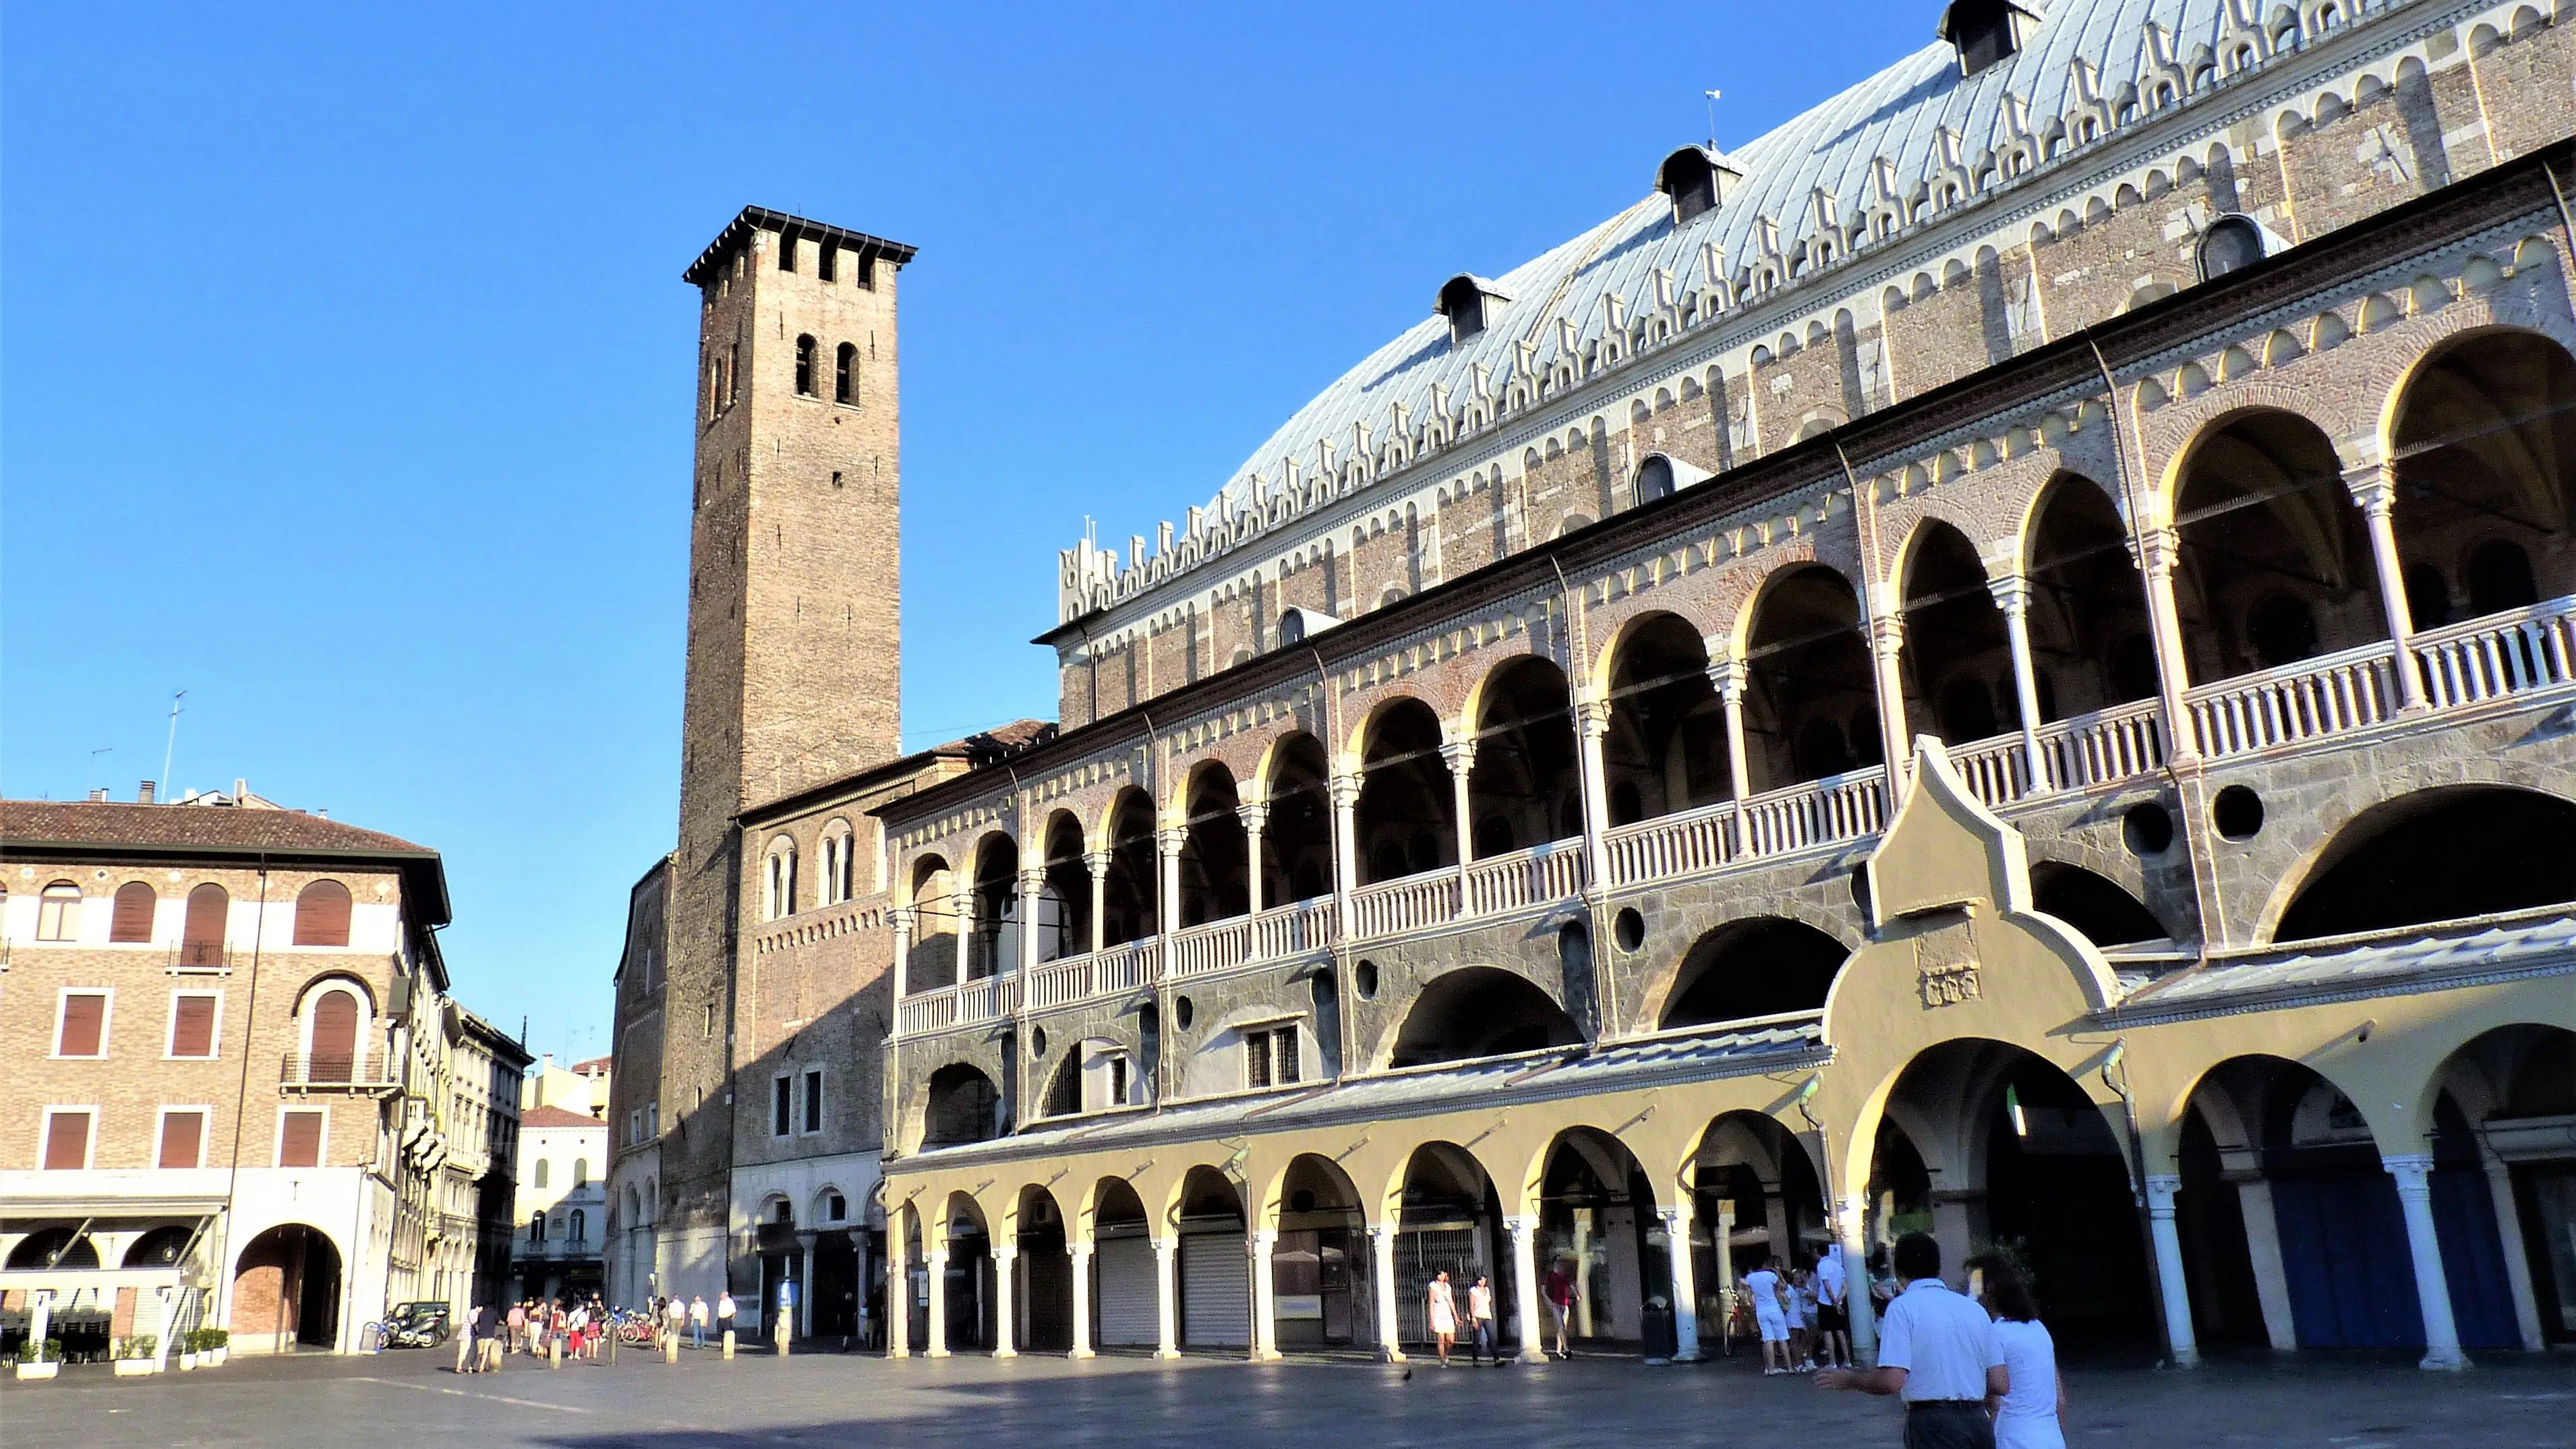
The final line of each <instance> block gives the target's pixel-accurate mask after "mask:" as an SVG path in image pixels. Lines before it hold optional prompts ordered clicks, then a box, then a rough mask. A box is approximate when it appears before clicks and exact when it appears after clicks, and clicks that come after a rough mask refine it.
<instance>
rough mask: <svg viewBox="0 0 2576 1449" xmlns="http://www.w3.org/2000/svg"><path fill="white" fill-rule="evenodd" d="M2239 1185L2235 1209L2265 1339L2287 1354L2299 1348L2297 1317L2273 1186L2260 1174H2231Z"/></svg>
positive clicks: (2252, 1172) (2251, 1172) (2253, 1172)
mask: <svg viewBox="0 0 2576 1449" xmlns="http://www.w3.org/2000/svg"><path fill="white" fill-rule="evenodd" d="M2228 1176H2229V1177H2230V1178H2231V1179H2232V1180H2233V1181H2234V1182H2235V1184H2236V1208H2237V1213H2238V1215H2239V1216H2241V1217H2243V1218H2244V1220H2245V1256H2246V1257H2247V1259H2248V1260H2250V1261H2251V1262H2252V1263H2253V1265H2254V1297H2255V1300H2256V1301H2257V1302H2259V1303H2260V1304H2262V1307H2263V1337H2264V1338H2265V1340H2266V1341H2268V1342H2269V1343H2270V1344H2271V1345H2272V1347H2273V1348H2274V1349H2275V1350H2277V1351H2279V1352H2281V1353H2288V1352H2289V1351H2290V1350H2292V1349H2294V1348H2297V1347H2298V1346H2299V1325H2298V1319H2297V1317H2296V1316H2295V1315H2294V1314H2293V1313H2292V1312H2291V1310H2290V1279H2289V1275H2288V1274H2287V1273H2286V1272H2284V1271H2283V1269H2282V1267H2281V1223H2280V1219H2279V1218H2277V1217H2275V1216H2273V1213H2272V1184H2271V1183H2269V1182H2267V1181H2265V1180H2264V1178H2263V1174H2262V1173H2260V1172H2259V1171H2249V1172H2246V1173H2244V1174H2242V1175H2239V1174H2237V1173H2233V1172H2231V1173H2229V1174H2228Z"/></svg>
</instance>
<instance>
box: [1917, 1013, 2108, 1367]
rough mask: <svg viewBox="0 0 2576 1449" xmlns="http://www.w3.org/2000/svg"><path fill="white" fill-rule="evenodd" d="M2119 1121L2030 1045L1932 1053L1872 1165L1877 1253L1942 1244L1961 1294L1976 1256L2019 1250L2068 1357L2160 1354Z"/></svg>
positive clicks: (1956, 1047)
mask: <svg viewBox="0 0 2576 1449" xmlns="http://www.w3.org/2000/svg"><path fill="white" fill-rule="evenodd" d="M2118 1110H2119V1109H2118V1108H2117V1107H2116V1106H2114V1107H2111V1108H2107V1109H2106V1108H2104V1107H2102V1106H2100V1105H2098V1104H2097V1103H2095V1102H2094V1100H2093V1099H2092V1098H2091V1097H2090V1096H2089V1095H2088V1094H2087V1093H2086V1092H2085V1090H2084V1089H2083V1088H2082V1087H2081V1086H2079V1085H2077V1084H2076V1082H2075V1080H2074V1079H2073V1078H2071V1077H2069V1076H2067V1075H2066V1073H2064V1072H2063V1071H2060V1070H2059V1069H2058V1068H2057V1067H2055V1066H2054V1065H2052V1064H2050V1063H2049V1062H2048V1061H2046V1060H2045V1059H2043V1058H2041V1057H2039V1056H2037V1055H2035V1054H2033V1053H2031V1052H2028V1051H2025V1050H2023V1049H2022V1048H2020V1047H2015V1046H2009V1045H2006V1044H2004V1043H2001V1042H1994V1041H1982V1040H1961V1041H1951V1042H1944V1043H1942V1044H1941V1045H1939V1046H1935V1047H1932V1048H1930V1049H1928V1050H1926V1051H1924V1052H1923V1053H1922V1054H1921V1055H1919V1056H1917V1057H1915V1059H1914V1060H1913V1061H1912V1062H1911V1063H1910V1064H1908V1065H1907V1067H1906V1069H1905V1071H1904V1073H1903V1074H1902V1075H1900V1076H1899V1077H1898V1078H1897V1080H1896V1084H1895V1086H1894V1087H1893V1088H1892V1089H1891V1090H1890V1092H1889V1095H1888V1101H1887V1109H1886V1116H1885V1118H1884V1119H1883V1121H1882V1123H1881V1125H1880V1128H1879V1134H1878V1138H1877V1142H1876V1145H1875V1151H1874V1152H1873V1154H1872V1160H1871V1171H1870V1183H1869V1188H1868V1191H1869V1196H1870V1201H1871V1203H1872V1204H1873V1206H1874V1207H1875V1209H1876V1210H1877V1214H1878V1223H1877V1234H1876V1238H1875V1241H1876V1242H1878V1243H1880V1244H1882V1245H1883V1244H1886V1243H1890V1242H1893V1241H1894V1240H1895V1238H1896V1237H1897V1236H1898V1235H1899V1234H1901V1233H1905V1232H1910V1231H1918V1230H1919V1231H1925V1232H1929V1233H1931V1234H1932V1235H1933V1236H1934V1237H1935V1238H1937V1239H1939V1240H1940V1243H1941V1266H1942V1272H1943V1276H1945V1277H1947V1278H1949V1279H1950V1280H1952V1282H1953V1283H1957V1282H1962V1281H1964V1278H1965V1275H1964V1271H1963V1269H1962V1268H1961V1266H1960V1265H1961V1264H1963V1263H1964V1262H1965V1261H1966V1260H1967V1258H1968V1256H1969V1255H1970V1254H1971V1253H1976V1252H1982V1251H1986V1250H1988V1249H1990V1248H1991V1249H1995V1250H1999V1251H2004V1252H2009V1253H2011V1254H2013V1255H2014V1256H2015V1257H2017V1258H2018V1259H2019V1260H2020V1261H2021V1264H2022V1267H2023V1269H2024V1270H2025V1272H2026V1273H2027V1274H2028V1275H2029V1277H2030V1280H2031V1284H2032V1288H2033V1290H2034V1291H2035V1293H2036V1294H2037V1296H2038V1298H2039V1305H2040V1310H2041V1316H2042V1317H2043V1319H2044V1320H2045V1321H2046V1322H2047V1324H2048V1326H2049V1331H2050V1332H2051V1333H2052V1334H2054V1335H2055V1336H2056V1338H2057V1340H2058V1342H2059V1344H2060V1345H2061V1346H2062V1347H2069V1348H2075V1349H2079V1350H2081V1349H2151V1348H2152V1347H2153V1345H2154V1343H2155V1341H2156V1307H2155V1298H2154V1291H2153V1288H2152V1285H2151V1281H2150V1279H2149V1277H2148V1271H2147V1251H2146V1243H2145V1240H2144V1235H2143V1233H2142V1230H2141V1224H2140V1223H2139V1221H2138V1207H2137V1198H2136V1197H2135V1196H2134V1195H2133V1193H2132V1190H2131V1184H2130V1178H2129V1170H2128V1164H2127V1160H2126V1158H2125V1157H2124V1156H2123V1154H2122V1151H2121V1141H2120V1133H2121V1129H2120V1128H2119V1127H2116V1126H2115V1125H2114V1123H2115V1120H2116V1119H2115V1117H2114V1116H2113V1115H2112V1114H2114V1113H2116V1112H2117V1111H2118Z"/></svg>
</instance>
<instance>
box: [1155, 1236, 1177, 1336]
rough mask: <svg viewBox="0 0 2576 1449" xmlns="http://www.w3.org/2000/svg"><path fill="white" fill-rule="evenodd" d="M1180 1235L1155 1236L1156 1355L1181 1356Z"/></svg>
mask: <svg viewBox="0 0 2576 1449" xmlns="http://www.w3.org/2000/svg"><path fill="white" fill-rule="evenodd" d="M1180 1251H1181V1240H1180V1239H1178V1238H1156V1239H1154V1357H1156V1358H1179V1357H1180V1356H1181V1304H1180V1295H1179V1293H1178V1292H1177V1291H1176V1289H1177V1285H1178V1277H1177V1275H1176V1274H1175V1272H1174V1269H1175V1268H1176V1267H1177V1266H1178V1265H1177V1264H1176V1263H1175V1262H1174V1259H1176V1258H1178V1257H1179V1256H1180Z"/></svg>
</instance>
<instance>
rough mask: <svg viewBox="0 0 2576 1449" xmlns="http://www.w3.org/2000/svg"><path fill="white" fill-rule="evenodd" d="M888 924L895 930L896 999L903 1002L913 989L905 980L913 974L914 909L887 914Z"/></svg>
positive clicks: (904, 908) (898, 910) (893, 910)
mask: <svg viewBox="0 0 2576 1449" xmlns="http://www.w3.org/2000/svg"><path fill="white" fill-rule="evenodd" d="M886 924H887V925H888V926H890V927H892V928H893V930H894V999H895V1000H896V1001H901V1000H903V997H904V993H905V992H906V991H908V990H910V989H911V988H910V987H908V986H907V985H905V979H906V978H907V977H908V976H910V975H911V972H912V909H911V908H910V907H909V906H896V907H895V908H894V909H892V910H890V911H888V912H886Z"/></svg>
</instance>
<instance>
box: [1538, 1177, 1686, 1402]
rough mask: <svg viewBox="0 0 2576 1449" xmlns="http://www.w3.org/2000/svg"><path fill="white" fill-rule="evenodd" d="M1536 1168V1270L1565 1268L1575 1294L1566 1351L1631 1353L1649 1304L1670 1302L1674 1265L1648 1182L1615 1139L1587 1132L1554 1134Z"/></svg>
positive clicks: (1639, 1340) (1640, 1338)
mask: <svg viewBox="0 0 2576 1449" xmlns="http://www.w3.org/2000/svg"><path fill="white" fill-rule="evenodd" d="M1541 1161H1542V1165H1541V1167H1540V1169H1539V1200H1538V1207H1539V1214H1538V1216H1539V1228H1538V1254H1537V1258H1538V1271H1539V1273H1540V1275H1541V1277H1542V1279H1544V1277H1545V1276H1546V1275H1547V1274H1549V1273H1550V1272H1552V1271H1557V1270H1564V1269H1570V1270H1571V1271H1572V1272H1573V1273H1574V1274H1575V1276H1576V1296H1575V1302H1574V1310H1573V1313H1572V1315H1571V1321H1570V1322H1569V1323H1568V1325H1567V1329H1566V1335H1567V1346H1568V1347H1569V1348H1572V1349H1577V1350H1581V1349H1584V1348H1590V1349H1592V1350H1595V1351H1607V1352H1614V1353H1623V1354H1624V1353H1633V1352H1636V1351H1638V1349H1639V1348H1640V1347H1641V1346H1642V1345H1643V1344H1644V1343H1645V1341H1646V1335H1645V1318H1646V1309H1647V1305H1648V1302H1649V1300H1655V1301H1657V1302H1659V1303H1661V1304H1663V1305H1665V1306H1666V1307H1669V1305H1670V1304H1671V1302H1672V1264H1671V1259H1670V1257H1669V1255H1668V1251H1667V1249H1668V1244H1667V1241H1666V1236H1665V1232H1664V1224H1663V1220H1662V1219H1661V1218H1660V1217H1658V1216H1657V1215H1656V1201H1655V1190H1654V1184H1653V1182H1652V1181H1651V1180H1650V1179H1648V1177H1647V1176H1646V1170H1645V1168H1644V1167H1643V1166H1642V1165H1641V1164H1640V1163H1639V1162H1638V1161H1637V1157H1636V1154H1634V1153H1632V1152H1630V1151H1629V1150H1628V1149H1627V1147H1626V1146H1625V1145H1624V1144H1623V1143H1621V1142H1620V1141H1619V1139H1618V1138H1616V1137H1613V1136H1611V1135H1610V1134H1609V1133H1607V1132H1603V1131H1601V1130H1599V1129H1597V1128H1592V1127H1576V1128H1572V1129H1569V1130H1568V1131H1566V1132H1563V1133H1560V1134H1558V1136H1557V1138H1556V1140H1555V1141H1554V1142H1552V1143H1550V1144H1549V1146H1548V1150H1547V1153H1546V1155H1545V1157H1544V1158H1543V1159H1542V1160H1541Z"/></svg>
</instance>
